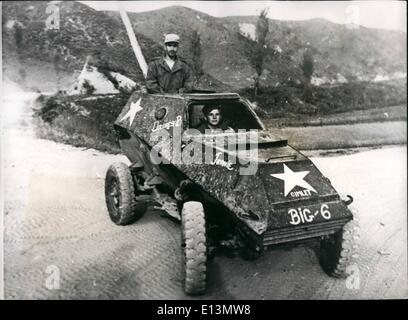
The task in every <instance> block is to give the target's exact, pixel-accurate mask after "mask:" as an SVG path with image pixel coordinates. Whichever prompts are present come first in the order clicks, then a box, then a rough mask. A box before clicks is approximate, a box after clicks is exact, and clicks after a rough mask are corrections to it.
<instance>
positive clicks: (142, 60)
mask: <svg viewBox="0 0 408 320" xmlns="http://www.w3.org/2000/svg"><path fill="white" fill-rule="evenodd" d="M117 4H118V7H119V13H120V16H121V18H122V21H123V24H124V25H125V27H126V32H127V34H128V36H129V40H130V44H131V45H132V49H133V52H134V53H135V56H136V59H137V62H138V63H139V67H140V69H141V70H142V73H143V76H144V77H145V79H146V77H147V63H146V60H145V58H144V56H143V52H142V49H141V48H140V45H139V42H138V41H137V39H136V35H135V32H134V31H133V28H132V24H131V23H130V20H129V17H128V15H127V12H126V10H125V9H124V7H123V4H122V3H121V1H117Z"/></svg>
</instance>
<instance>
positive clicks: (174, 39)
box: [164, 33, 180, 43]
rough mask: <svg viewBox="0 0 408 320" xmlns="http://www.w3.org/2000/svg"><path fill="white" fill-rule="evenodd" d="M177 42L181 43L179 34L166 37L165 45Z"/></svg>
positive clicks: (170, 34)
mask: <svg viewBox="0 0 408 320" xmlns="http://www.w3.org/2000/svg"><path fill="white" fill-rule="evenodd" d="M169 42H176V43H180V37H179V36H178V35H177V34H174V33H169V34H166V36H165V37H164V43H169Z"/></svg>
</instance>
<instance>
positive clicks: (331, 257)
mask: <svg viewBox="0 0 408 320" xmlns="http://www.w3.org/2000/svg"><path fill="white" fill-rule="evenodd" d="M355 219H356V218H354V219H353V220H351V221H349V222H348V223H346V224H345V225H344V226H343V228H342V229H341V230H340V231H338V232H336V233H335V234H333V235H331V236H330V237H329V238H328V239H324V240H321V241H320V257H319V260H320V264H321V266H322V268H323V270H324V271H325V272H326V273H327V274H328V275H329V276H332V277H335V278H345V277H347V276H348V272H347V267H348V266H349V265H351V263H352V262H353V258H354V257H355V248H356V247H357V244H356V239H357V238H358V234H357V230H358V223H357V220H355Z"/></svg>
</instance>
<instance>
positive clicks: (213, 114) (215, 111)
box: [203, 105, 222, 127]
mask: <svg viewBox="0 0 408 320" xmlns="http://www.w3.org/2000/svg"><path fill="white" fill-rule="evenodd" d="M203 113H204V115H205V118H206V119H207V122H208V124H209V125H210V126H212V127H217V126H219V125H220V123H221V120H222V113H221V107H220V106H219V105H212V106H205V107H204V108H203Z"/></svg>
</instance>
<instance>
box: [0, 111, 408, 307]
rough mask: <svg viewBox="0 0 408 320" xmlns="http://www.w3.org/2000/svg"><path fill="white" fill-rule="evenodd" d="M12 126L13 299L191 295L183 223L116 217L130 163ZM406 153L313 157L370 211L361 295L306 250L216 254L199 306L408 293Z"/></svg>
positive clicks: (9, 254)
mask: <svg viewBox="0 0 408 320" xmlns="http://www.w3.org/2000/svg"><path fill="white" fill-rule="evenodd" d="M23 113H24V112H23ZM23 118H24V117H23ZM6 124H7V125H5V129H4V131H3V152H4V153H3V158H4V159H3V161H4V163H3V166H4V167H3V174H4V182H3V183H4V199H5V203H4V210H5V218H4V225H5V230H4V247H5V252H4V262H5V298H7V299H51V298H55V299H62V298H65V299H103V298H109V299H186V298H188V297H186V296H185V295H184V294H183V292H182V289H181V266H180V263H181V256H180V253H181V252H180V240H181V239H180V227H179V225H177V224H176V223H174V222H173V221H171V220H168V219H164V218H163V217H161V214H162V213H161V212H160V211H157V210H154V209H152V208H150V209H149V210H148V212H147V213H146V214H145V215H144V217H143V218H142V219H141V220H139V221H138V222H137V223H135V224H133V225H130V226H126V227H118V226H116V225H114V224H113V223H112V222H110V220H109V218H108V214H107V210H106V207H105V202H104V191H103V188H104V175H105V171H106V169H107V167H108V166H109V165H110V164H111V163H112V162H114V161H122V160H124V159H123V157H121V156H112V155H107V154H103V153H100V152H97V151H94V150H83V149H78V148H73V147H70V146H67V145H61V144H57V143H54V142H51V141H46V140H38V139H36V138H34V137H33V135H32V134H31V131H30V126H29V120H28V119H26V120H23V122H22V121H21V117H18V116H17V117H15V118H14V119H11V120H10V121H6ZM406 151H407V150H406V147H405V146H404V147H389V148H384V149H378V150H370V151H364V152H359V153H355V154H351V155H336V156H327V157H313V158H312V160H313V161H314V162H315V163H316V165H317V166H318V168H319V169H320V170H321V171H322V172H323V173H324V174H325V175H327V176H328V177H330V179H331V181H332V183H333V185H334V186H335V188H336V189H337V190H338V191H339V192H342V193H348V194H352V195H353V196H354V199H355V205H356V207H357V208H358V210H359V213H358V216H359V219H360V223H361V241H360V247H359V249H358V253H359V257H358V259H357V269H356V272H357V273H356V274H357V275H358V276H359V278H358V280H359V281H357V282H354V286H353V287H351V288H350V286H347V281H345V280H338V279H332V278H330V277H328V276H327V275H326V274H325V273H324V272H323V271H322V269H321V268H320V266H319V264H318V261H317V259H316V257H315V253H314V252H313V250H312V248H310V247H307V246H304V247H296V248H292V249H282V248H281V249H275V250H272V251H269V252H267V253H266V254H265V256H264V257H262V258H261V259H259V260H257V261H255V262H247V261H244V260H242V259H241V258H240V257H235V258H227V257H222V256H221V257H215V259H214V260H212V261H211V263H210V265H209V284H208V292H207V294H206V295H204V296H202V297H199V299H349V298H356V299H369V298H403V297H407V296H408V292H407V207H406V203H407V197H406V190H407V181H406V177H407V172H406V163H407V162H406V161H407V159H406ZM348 287H349V288H348Z"/></svg>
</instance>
